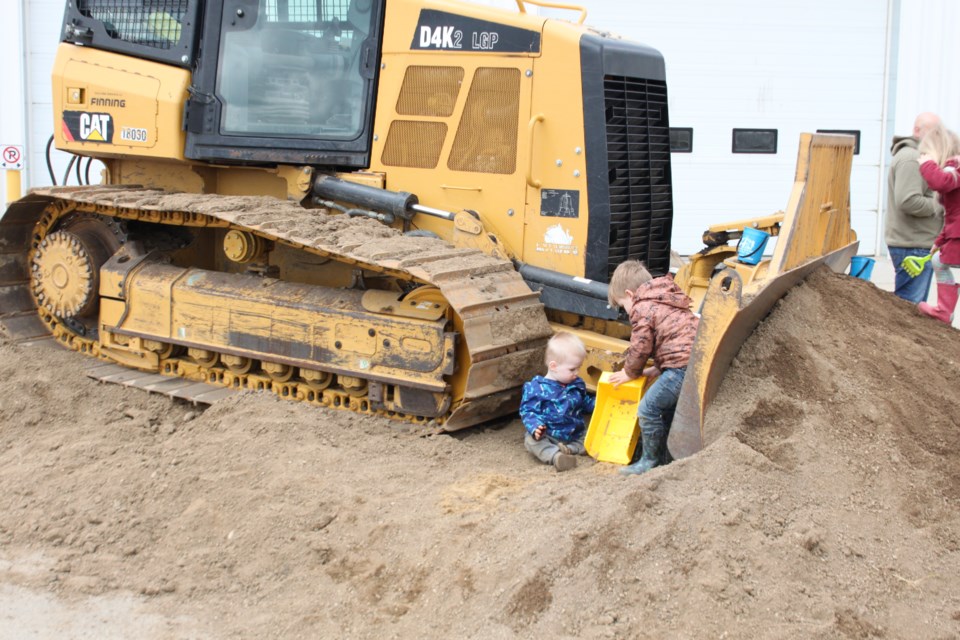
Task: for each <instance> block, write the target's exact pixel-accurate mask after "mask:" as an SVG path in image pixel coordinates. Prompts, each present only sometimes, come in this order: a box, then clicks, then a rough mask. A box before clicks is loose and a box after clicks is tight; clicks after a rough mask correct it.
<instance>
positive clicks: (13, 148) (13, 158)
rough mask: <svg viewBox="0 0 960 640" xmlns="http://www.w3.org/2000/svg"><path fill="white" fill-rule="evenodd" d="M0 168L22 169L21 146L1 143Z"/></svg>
mask: <svg viewBox="0 0 960 640" xmlns="http://www.w3.org/2000/svg"><path fill="white" fill-rule="evenodd" d="M2 146H3V149H2V151H0V169H23V147H21V146H18V145H15V144H5V145H2Z"/></svg>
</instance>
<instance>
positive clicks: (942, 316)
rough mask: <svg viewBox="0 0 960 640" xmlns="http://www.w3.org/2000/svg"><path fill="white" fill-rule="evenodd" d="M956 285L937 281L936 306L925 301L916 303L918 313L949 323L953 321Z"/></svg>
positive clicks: (956, 295) (955, 304)
mask: <svg viewBox="0 0 960 640" xmlns="http://www.w3.org/2000/svg"><path fill="white" fill-rule="evenodd" d="M957 289H958V285H956V284H940V283H937V306H935V307H932V306H930V305H929V304H927V303H926V302H921V303H920V304H919V305H917V308H918V309H920V313H922V314H923V315H925V316H930V317H931V318H936V319H937V320H939V321H940V322H946V323H947V324H950V323H951V322H952V321H953V310H954V309H955V308H956V307H957V297H958V291H957Z"/></svg>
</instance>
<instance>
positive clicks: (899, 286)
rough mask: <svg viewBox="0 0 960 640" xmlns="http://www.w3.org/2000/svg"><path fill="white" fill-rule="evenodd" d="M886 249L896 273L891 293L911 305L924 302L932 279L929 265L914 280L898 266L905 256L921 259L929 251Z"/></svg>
mask: <svg viewBox="0 0 960 640" xmlns="http://www.w3.org/2000/svg"><path fill="white" fill-rule="evenodd" d="M887 248H888V249H889V250H890V259H891V260H893V268H894V269H896V272H897V275H896V279H895V282H894V290H893V292H894V293H895V294H897V296H899V297H901V298H903V299H904V300H907V301H908V302H912V303H913V304H919V303H921V302H923V301H925V300H926V299H927V294H928V293H929V292H930V281H931V279H932V278H933V269H932V268H931V267H930V263H929V262H928V263H927V264H925V265H923V271H922V272H920V275H918V276H917V277H916V278H911V277H910V274H908V273H907V272H906V271H904V270H903V267H901V266H900V264H901V263H902V262H903V259H904V258H906V257H907V256H917V257H919V258H922V257H923V256H925V255H927V254H928V253H930V250H929V249H905V248H903V247H887Z"/></svg>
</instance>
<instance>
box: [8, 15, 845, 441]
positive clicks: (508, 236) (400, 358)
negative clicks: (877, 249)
mask: <svg viewBox="0 0 960 640" xmlns="http://www.w3.org/2000/svg"><path fill="white" fill-rule="evenodd" d="M529 5H539V6H547V7H553V8H558V9H561V10H569V11H570V18H571V19H570V20H561V19H547V18H544V17H540V16H537V15H534V14H532V13H530V12H528V11H527V8H528V6H529ZM585 17H586V12H585V11H584V10H582V9H580V8H578V7H573V6H566V5H558V4H555V3H546V2H538V1H534V0H517V10H516V11H503V10H496V9H493V8H489V7H485V6H480V5H474V4H469V3H462V2H455V1H453V0H206V1H202V0H70V1H69V2H67V3H66V13H65V17H64V22H63V29H62V33H61V40H62V41H61V44H60V45H59V49H58V51H57V55H56V61H55V65H54V69H53V97H54V113H55V123H54V138H55V143H56V147H57V148H58V149H61V150H64V151H68V152H71V153H73V154H75V155H76V156H79V157H83V158H87V159H90V158H93V159H96V160H99V161H100V162H102V164H103V167H104V169H103V171H102V178H101V180H100V183H99V184H96V185H90V184H79V185H77V186H59V187H57V186H54V187H49V188H40V189H34V190H33V191H31V192H30V193H29V194H28V195H27V196H26V197H24V198H22V199H20V200H18V201H16V202H14V203H12V204H11V205H10V206H9V208H8V209H7V211H6V213H5V214H4V216H3V218H2V220H0V315H2V319H0V322H2V324H3V326H4V328H5V330H6V332H7V333H8V334H9V335H11V336H12V337H13V338H14V339H15V340H31V339H37V338H41V337H43V336H52V338H53V339H54V340H56V341H57V342H58V343H59V344H61V345H63V346H64V347H67V348H70V349H73V350H76V351H78V352H81V353H84V354H86V355H88V356H92V357H94V358H97V359H99V360H101V361H104V362H111V363H115V364H117V365H122V366H124V367H127V368H129V369H130V370H132V371H134V372H147V373H149V374H151V376H152V377H151V378H150V380H151V382H150V385H149V388H151V389H154V390H163V389H176V390H177V394H174V395H178V397H187V398H190V397H191V396H190V393H191V392H190V391H189V390H190V389H203V390H204V391H202V393H208V390H209V385H213V386H215V387H223V388H228V389H262V390H269V391H272V392H274V393H276V394H278V395H279V396H281V397H284V398H289V399H292V400H298V401H303V402H308V403H314V404H317V405H321V406H326V407H332V408H341V409H349V410H353V411H357V412H364V413H377V414H384V415H390V416H395V417H401V418H405V419H409V420H413V421H416V422H422V423H430V424H433V425H437V426H438V427H440V428H442V429H446V430H456V429H460V428H464V427H468V426H471V425H474V424H477V423H480V422H482V421H485V420H489V419H491V418H495V417H497V416H501V415H505V414H508V413H510V412H513V411H515V410H516V408H517V406H518V403H519V399H520V391H521V387H522V384H523V382H524V381H525V380H527V379H529V378H530V377H532V376H533V375H535V374H536V373H539V372H540V371H541V368H542V366H543V352H544V346H545V343H546V340H547V339H548V338H549V336H550V335H552V333H553V332H555V331H556V330H558V329H564V330H568V331H573V332H575V333H576V334H577V335H579V336H580V337H581V338H582V339H583V341H584V343H585V344H586V345H587V347H588V358H587V360H586V362H585V364H584V369H583V372H582V373H583V375H584V377H585V378H586V379H587V381H588V384H590V385H591V386H592V385H594V384H595V383H596V381H597V379H598V378H599V375H600V373H601V372H602V371H604V370H610V369H613V368H615V367H616V366H618V364H619V362H620V359H621V357H622V354H623V351H624V349H625V346H626V342H625V340H626V339H628V337H629V325H628V323H626V322H625V319H624V318H623V317H621V316H620V315H619V313H618V310H616V309H611V308H610V307H609V306H608V305H607V302H606V298H607V296H606V284H605V283H606V282H607V281H608V279H609V275H610V273H611V272H612V270H613V269H614V268H615V267H616V266H617V264H619V263H620V262H621V261H623V260H626V259H639V260H643V261H644V262H645V263H646V264H647V266H648V268H649V269H650V270H651V272H653V274H654V275H663V274H665V273H667V272H668V270H669V261H670V239H671V229H672V220H673V194H672V185H671V169H670V140H669V119H668V113H667V85H666V79H665V71H664V64H663V59H662V57H661V56H660V54H659V53H658V52H656V51H655V50H653V49H650V48H648V47H645V46H642V45H639V44H634V43H630V42H627V41H624V40H622V39H619V38H617V37H615V36H612V35H610V34H608V33H604V32H601V31H598V30H596V29H592V28H590V27H587V26H584V24H583V23H584V19H585ZM852 149H853V145H852V140H850V139H847V138H845V137H843V136H819V135H818V136H807V135H805V136H804V137H803V138H802V139H801V145H800V153H799V162H798V169H797V179H796V183H795V188H794V191H793V193H792V194H791V197H790V201H789V203H788V206H787V208H786V209H785V211H784V212H783V213H780V214H776V215H774V216H771V217H768V218H764V219H761V220H749V221H741V222H738V223H733V224H730V225H718V226H717V227H715V228H712V229H711V230H710V231H709V232H708V234H705V240H706V241H707V248H706V249H704V251H702V252H701V253H700V254H697V255H696V256H693V257H692V258H691V260H690V262H689V263H687V264H686V265H685V267H684V268H683V269H682V270H681V271H680V272H679V273H678V274H677V276H676V277H677V279H678V282H680V283H681V285H682V286H683V287H684V289H685V290H686V291H688V292H689V293H690V294H691V295H692V296H693V297H694V299H695V300H696V304H697V310H698V311H700V312H701V313H702V324H701V329H700V334H699V336H698V338H697V344H696V347H695V354H694V359H693V360H692V362H691V365H690V369H689V371H690V373H688V376H687V383H686V385H685V387H684V390H683V393H682V396H681V403H680V406H679V407H678V412H677V417H676V419H675V423H674V428H673V430H672V432H671V439H670V448H671V451H672V453H673V454H674V456H675V457H679V456H682V455H689V454H690V453H693V452H695V451H696V450H699V448H700V447H702V446H703V445H704V444H707V443H709V441H710V440H711V438H712V437H714V436H713V435H711V434H709V433H703V430H702V425H703V416H704V411H705V409H706V406H707V405H708V404H709V402H710V399H711V398H712V397H713V395H714V394H715V393H716V390H717V387H718V385H719V382H720V380H721V379H722V376H723V372H724V371H725V369H726V367H727V365H728V364H729V362H730V359H731V358H732V357H733V355H734V354H735V353H736V351H737V349H738V348H739V346H740V345H741V344H742V342H743V340H744V339H745V338H746V336H747V335H748V334H749V333H750V332H751V331H752V329H753V326H755V324H756V323H757V322H759V320H760V319H761V318H762V317H763V315H765V314H766V313H767V311H768V310H769V308H770V307H771V306H772V304H773V303H774V302H776V300H777V299H779V298H780V297H781V296H782V295H783V294H784V292H785V291H786V290H787V289H789V287H791V286H792V285H793V284H795V283H796V282H797V281H798V280H799V279H801V278H802V277H804V276H805V275H806V273H808V272H809V270H811V269H813V268H815V267H816V266H817V265H819V264H821V263H828V264H829V265H830V266H831V267H833V268H835V269H838V270H839V269H843V268H845V266H846V264H847V262H848V261H849V258H850V256H851V255H852V254H853V253H854V252H855V250H856V246H857V243H856V237H855V235H854V234H853V232H852V231H851V229H850V218H849V194H848V189H849V173H850V162H851V158H852ZM88 163H89V160H88ZM78 167H79V165H78ZM88 168H89V164H88ZM77 176H78V178H81V172H80V171H79V170H78V171H77ZM79 181H80V182H84V180H82V179H80V180H79ZM86 182H89V179H88V180H86ZM750 226H752V227H762V228H764V229H765V230H767V231H768V232H770V233H772V234H774V235H776V236H778V241H777V244H776V247H775V249H774V251H773V256H772V258H770V259H767V260H763V261H762V262H760V264H758V265H749V266H748V265H743V264H741V263H739V262H738V261H737V260H736V248H735V247H734V246H733V245H731V244H730V242H731V241H733V240H736V238H737V237H738V235H739V233H741V232H742V229H743V228H745V227H750ZM158 376H163V378H162V380H164V381H165V382H157V379H158ZM185 388H186V389H187V390H186V391H184V389H185ZM197 393H201V391H197Z"/></svg>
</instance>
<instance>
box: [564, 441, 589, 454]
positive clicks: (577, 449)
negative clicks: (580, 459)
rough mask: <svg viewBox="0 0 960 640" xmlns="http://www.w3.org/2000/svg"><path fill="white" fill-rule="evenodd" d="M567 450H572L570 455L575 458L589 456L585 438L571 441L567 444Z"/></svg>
mask: <svg viewBox="0 0 960 640" xmlns="http://www.w3.org/2000/svg"><path fill="white" fill-rule="evenodd" d="M564 444H565V445H567V449H569V450H570V453H571V454H572V455H575V456H583V455H586V454H587V447H586V446H584V444H583V438H581V439H579V440H571V441H570V442H565V443H564Z"/></svg>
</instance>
